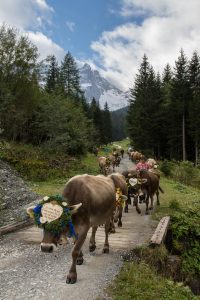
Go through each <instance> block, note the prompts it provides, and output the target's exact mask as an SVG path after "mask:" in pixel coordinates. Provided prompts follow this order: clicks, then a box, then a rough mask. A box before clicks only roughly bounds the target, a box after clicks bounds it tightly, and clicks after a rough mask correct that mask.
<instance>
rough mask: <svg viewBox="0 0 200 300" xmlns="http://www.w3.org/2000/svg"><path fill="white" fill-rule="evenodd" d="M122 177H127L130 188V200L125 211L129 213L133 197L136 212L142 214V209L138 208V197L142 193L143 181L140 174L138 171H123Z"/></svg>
mask: <svg viewBox="0 0 200 300" xmlns="http://www.w3.org/2000/svg"><path fill="white" fill-rule="evenodd" d="M122 175H123V176H124V177H125V180H126V184H127V187H128V199H127V201H126V205H125V209H124V211H125V212H128V204H131V197H133V205H135V207H136V211H137V212H138V213H139V214H140V213H141V209H140V208H139V206H138V197H139V195H140V194H141V193H142V191H141V189H140V187H141V184H142V183H143V181H142V180H140V179H138V173H137V171H136V170H126V171H123V172H122Z"/></svg>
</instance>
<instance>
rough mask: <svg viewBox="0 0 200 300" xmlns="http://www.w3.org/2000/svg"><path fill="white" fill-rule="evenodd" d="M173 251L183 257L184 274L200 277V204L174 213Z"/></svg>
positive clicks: (192, 204) (191, 205)
mask: <svg viewBox="0 0 200 300" xmlns="http://www.w3.org/2000/svg"><path fill="white" fill-rule="evenodd" d="M171 221H172V226H171V227H172V235H173V249H172V250H173V251H174V252H175V253H178V254H180V255H181V257H182V266H183V272H185V274H189V276H194V275H197V276H200V203H199V202H194V201H193V202H192V203H191V204H190V206H187V209H185V210H183V209H182V210H181V211H176V212H174V213H172V216H171Z"/></svg>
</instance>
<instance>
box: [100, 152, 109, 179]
mask: <svg viewBox="0 0 200 300" xmlns="http://www.w3.org/2000/svg"><path fill="white" fill-rule="evenodd" d="M98 161H99V168H100V173H102V174H103V175H108V173H109V170H110V164H111V160H110V158H109V157H105V156H100V157H99V158H98Z"/></svg>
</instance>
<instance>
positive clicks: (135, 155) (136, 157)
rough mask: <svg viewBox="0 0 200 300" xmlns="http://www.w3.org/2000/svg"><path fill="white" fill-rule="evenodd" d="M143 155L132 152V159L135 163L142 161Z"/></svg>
mask: <svg viewBox="0 0 200 300" xmlns="http://www.w3.org/2000/svg"><path fill="white" fill-rule="evenodd" d="M141 156H142V153H140V152H138V151H133V152H131V159H132V160H133V161H135V162H137V161H139V160H140V159H141Z"/></svg>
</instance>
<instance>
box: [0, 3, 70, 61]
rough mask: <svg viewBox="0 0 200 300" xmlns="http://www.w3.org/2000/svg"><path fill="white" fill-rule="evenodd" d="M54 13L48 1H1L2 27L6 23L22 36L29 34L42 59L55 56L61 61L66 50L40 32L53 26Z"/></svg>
mask: <svg viewBox="0 0 200 300" xmlns="http://www.w3.org/2000/svg"><path fill="white" fill-rule="evenodd" d="M53 12H54V10H53V8H52V7H51V6H49V5H48V4H47V2H46V0H14V1H13V0H0V25H1V24H3V23H5V24H6V25H9V26H13V27H16V28H18V29H19V30H20V32H21V33H22V34H27V35H28V37H29V39H30V40H31V41H32V43H33V44H34V45H35V46H37V48H38V50H39V53H40V58H41V59H43V58H45V57H46V56H47V55H49V54H54V55H55V56H56V57H57V59H58V60H61V59H62V58H63V56H64V53H65V52H64V49H63V48H61V47H60V46H59V45H57V44H56V43H55V42H53V41H52V40H51V39H50V38H49V37H48V36H46V35H45V34H44V33H42V32H40V30H41V31H42V30H43V29H44V27H45V25H46V24H47V25H49V24H51V16H52V13H53Z"/></svg>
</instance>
